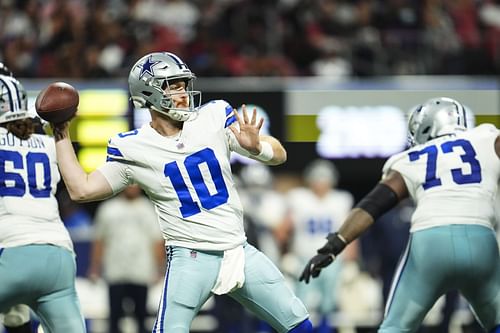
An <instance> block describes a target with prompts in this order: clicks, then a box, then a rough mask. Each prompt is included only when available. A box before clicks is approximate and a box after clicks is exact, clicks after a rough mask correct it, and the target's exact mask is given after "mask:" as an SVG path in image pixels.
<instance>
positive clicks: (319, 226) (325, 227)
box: [307, 217, 333, 235]
mask: <svg viewBox="0 0 500 333" xmlns="http://www.w3.org/2000/svg"><path fill="white" fill-rule="evenodd" d="M332 224H333V223H332V220H330V219H329V218H328V217H326V218H318V219H315V218H311V219H309V220H308V221H307V231H309V233H310V234H311V235H315V234H322V235H324V234H328V233H330V232H332Z"/></svg>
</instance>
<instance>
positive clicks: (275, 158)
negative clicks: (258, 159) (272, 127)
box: [260, 135, 287, 165]
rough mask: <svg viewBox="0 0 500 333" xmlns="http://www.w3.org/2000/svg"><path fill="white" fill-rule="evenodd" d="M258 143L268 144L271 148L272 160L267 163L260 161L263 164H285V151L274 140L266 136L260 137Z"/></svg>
mask: <svg viewBox="0 0 500 333" xmlns="http://www.w3.org/2000/svg"><path fill="white" fill-rule="evenodd" d="M260 141H261V142H267V143H269V144H270V145H271V148H272V158H271V159H270V160H268V161H262V162H263V163H264V164H267V165H279V164H283V163H285V162H286V159H287V154H286V150H285V148H284V147H283V145H282V144H281V143H280V142H279V141H278V140H277V139H276V138H274V137H272V136H268V135H261V136H260Z"/></svg>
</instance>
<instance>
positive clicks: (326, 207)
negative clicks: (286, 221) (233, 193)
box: [285, 159, 357, 332]
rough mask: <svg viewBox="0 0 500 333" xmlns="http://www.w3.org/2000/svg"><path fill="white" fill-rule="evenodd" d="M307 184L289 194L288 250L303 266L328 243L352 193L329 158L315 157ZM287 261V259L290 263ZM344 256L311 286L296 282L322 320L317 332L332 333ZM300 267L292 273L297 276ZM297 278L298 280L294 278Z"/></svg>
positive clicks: (302, 296) (352, 251)
mask: <svg viewBox="0 0 500 333" xmlns="http://www.w3.org/2000/svg"><path fill="white" fill-rule="evenodd" d="M303 178H304V182H305V185H306V187H299V188H296V189H293V190H291V191H290V192H289V193H288V195H287V202H288V210H289V215H290V221H291V229H292V230H291V232H290V233H289V234H290V235H291V239H290V240H289V242H290V245H289V253H288V254H287V256H293V257H294V258H295V259H296V261H298V265H295V266H297V268H298V267H300V268H301V267H303V266H304V265H305V264H306V263H307V261H308V260H309V258H311V256H313V255H314V254H315V253H316V249H317V248H318V247H320V246H321V245H322V244H323V243H324V242H325V237H326V236H327V235H328V234H329V233H330V232H333V231H334V230H337V229H338V228H339V227H340V225H341V222H342V221H343V220H344V219H345V218H346V216H347V214H348V213H349V211H350V210H351V208H352V205H353V203H354V199H353V197H352V195H351V194H350V193H349V192H347V191H343V190H339V189H337V188H336V186H337V184H338V178H339V175H338V171H337V169H336V167H335V165H334V164H333V163H332V162H330V161H328V160H322V159H318V160H314V161H312V162H311V163H309V164H308V165H307V166H306V168H305V170H304V174H303ZM356 246H357V245H356V244H352V245H351V246H349V254H347V256H348V258H349V259H355V258H356V252H357V251H356V250H357V249H356ZM289 259H290V258H288V260H286V261H285V262H290V260H289ZM343 259H344V258H342V259H341V260H338V261H337V262H335V263H334V264H332V265H330V266H329V267H328V268H326V269H325V270H324V272H323V274H322V275H321V276H320V277H318V279H315V280H314V281H312V282H311V284H310V285H309V286H306V285H304V284H303V283H296V288H297V289H296V292H297V296H299V298H300V299H302V301H303V302H304V304H305V305H306V307H307V308H308V309H309V311H311V312H312V311H314V312H315V313H316V314H317V315H318V317H319V318H318V319H319V320H317V321H316V320H315V321H314V322H315V326H317V332H330V331H331V323H330V322H329V320H328V318H329V315H331V313H332V312H333V311H334V310H335V308H336V299H337V293H336V291H337V283H336V282H338V281H339V273H340V270H341V266H342V263H343ZM300 268H299V270H298V271H297V270H296V271H295V272H293V273H292V274H293V275H294V276H295V278H297V277H298V276H299V275H300V273H301V272H300ZM295 281H297V280H295Z"/></svg>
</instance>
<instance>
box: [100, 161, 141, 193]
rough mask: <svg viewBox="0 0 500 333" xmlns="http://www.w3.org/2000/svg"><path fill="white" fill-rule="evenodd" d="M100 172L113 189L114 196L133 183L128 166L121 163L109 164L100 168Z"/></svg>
mask: <svg viewBox="0 0 500 333" xmlns="http://www.w3.org/2000/svg"><path fill="white" fill-rule="evenodd" d="M97 170H99V171H100V172H101V173H102V175H103V176H104V178H106V180H107V181H108V183H109V185H110V186H111V188H112V189H113V195H114V194H117V193H119V192H121V191H122V190H123V189H124V188H125V187H127V186H128V185H130V184H131V183H132V180H131V178H130V176H129V175H130V173H129V170H128V165H127V164H125V163H120V162H108V163H105V164H103V165H102V166H100V167H99V168H98V169H97Z"/></svg>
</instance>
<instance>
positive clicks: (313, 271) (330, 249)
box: [299, 232, 347, 283]
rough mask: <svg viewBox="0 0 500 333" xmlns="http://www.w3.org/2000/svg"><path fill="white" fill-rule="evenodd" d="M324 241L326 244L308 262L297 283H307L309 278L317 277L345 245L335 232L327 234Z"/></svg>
mask: <svg viewBox="0 0 500 333" xmlns="http://www.w3.org/2000/svg"><path fill="white" fill-rule="evenodd" d="M326 239H327V240H328V242H326V244H325V245H323V247H322V248H320V249H319V250H318V254H317V255H315V256H314V257H312V259H311V260H309V262H308V263H307V265H306V267H305V268H304V271H303V272H302V274H301V275H300V278H299V281H305V282H306V283H309V280H310V278H311V276H312V277H313V278H315V277H318V276H319V273H321V270H322V269H323V268H325V267H326V266H328V265H330V264H331V263H332V262H333V261H334V260H335V258H336V257H337V255H338V254H339V253H340V252H342V250H343V249H344V248H345V247H346V245H347V243H346V241H345V240H344V238H343V237H342V236H340V235H339V234H338V233H337V232H335V233H331V234H328V236H327V237H326Z"/></svg>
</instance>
